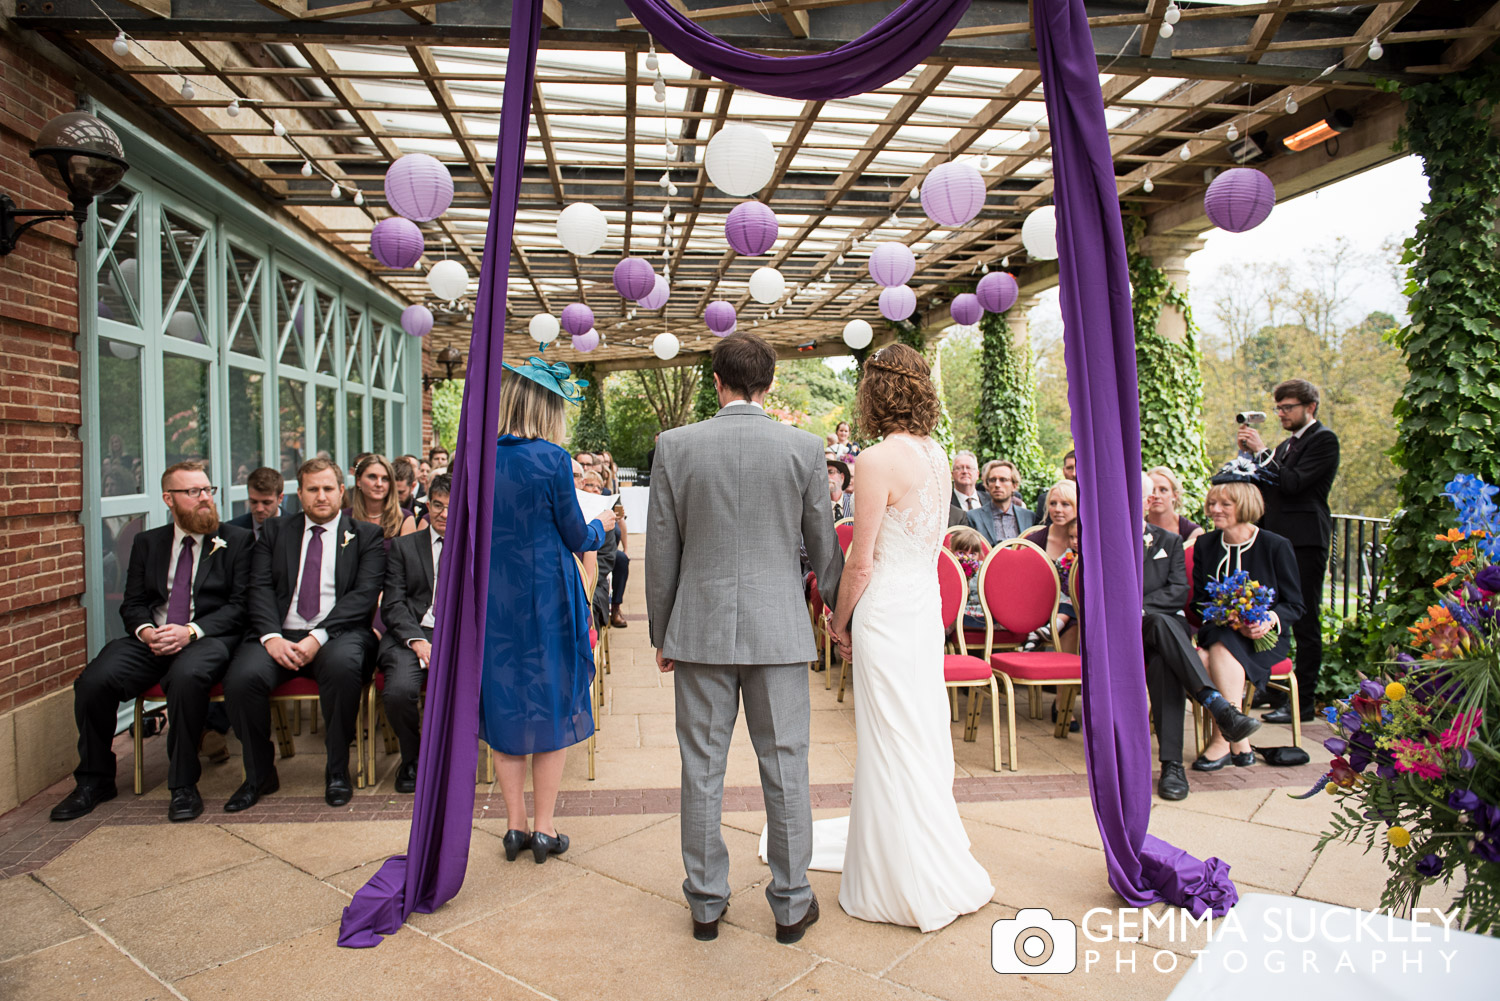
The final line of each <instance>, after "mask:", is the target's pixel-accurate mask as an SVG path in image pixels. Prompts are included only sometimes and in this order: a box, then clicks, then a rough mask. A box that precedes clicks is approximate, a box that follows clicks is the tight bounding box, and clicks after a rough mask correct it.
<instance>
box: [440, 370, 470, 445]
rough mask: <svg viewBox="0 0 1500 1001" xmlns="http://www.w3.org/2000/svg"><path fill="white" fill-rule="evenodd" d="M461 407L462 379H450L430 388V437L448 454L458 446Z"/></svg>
mask: <svg viewBox="0 0 1500 1001" xmlns="http://www.w3.org/2000/svg"><path fill="white" fill-rule="evenodd" d="M463 406H464V381H463V380H462V379H450V380H448V381H447V382H440V383H438V384H437V385H435V386H433V387H432V436H433V437H434V438H436V439H437V440H438V442H440V443H441V444H442V446H443V447H444V448H446V449H447V450H448V451H449V452H452V451H453V449H454V448H456V447H457V445H458V415H459V412H460V411H462V410H463Z"/></svg>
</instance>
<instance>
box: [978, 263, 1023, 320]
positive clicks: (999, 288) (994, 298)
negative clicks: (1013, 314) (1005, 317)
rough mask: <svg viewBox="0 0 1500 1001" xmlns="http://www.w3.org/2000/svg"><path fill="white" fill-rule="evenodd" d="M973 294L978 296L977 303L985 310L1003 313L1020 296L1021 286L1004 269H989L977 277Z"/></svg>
mask: <svg viewBox="0 0 1500 1001" xmlns="http://www.w3.org/2000/svg"><path fill="white" fill-rule="evenodd" d="M974 294H975V295H977V296H979V305H981V306H983V307H984V308H985V310H986V311H987V312H991V313H1003V312H1005V311H1006V310H1007V309H1010V307H1012V306H1014V305H1015V304H1016V300H1017V299H1019V298H1020V297H1021V286H1019V285H1017V284H1016V280H1015V279H1014V278H1012V277H1011V276H1010V275H1008V274H1006V273H1005V272H1004V271H991V272H990V273H989V274H987V275H985V276H984V277H983V278H981V279H979V285H978V287H977V288H975V289H974Z"/></svg>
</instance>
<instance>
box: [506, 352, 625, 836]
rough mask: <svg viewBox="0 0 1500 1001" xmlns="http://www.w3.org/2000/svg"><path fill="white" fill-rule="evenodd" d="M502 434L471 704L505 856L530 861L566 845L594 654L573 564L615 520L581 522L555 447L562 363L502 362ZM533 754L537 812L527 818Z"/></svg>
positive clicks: (569, 386)
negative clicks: (574, 763) (562, 814)
mask: <svg viewBox="0 0 1500 1001" xmlns="http://www.w3.org/2000/svg"><path fill="white" fill-rule="evenodd" d="M505 369H506V371H507V373H508V374H507V375H506V376H505V377H503V379H502V380H501V383H500V440H499V442H498V443H497V445H496V447H495V509H494V516H493V520H492V522H491V539H492V542H491V548H490V593H489V608H488V609H487V612H486V616H485V619H486V625H485V645H484V663H483V664H482V665H481V681H480V691H479V695H480V705H481V710H482V717H481V727H482V729H483V732H484V739H485V741H486V742H487V743H488V744H489V745H490V747H491V748H493V749H494V754H495V767H496V771H497V772H498V773H499V778H500V791H501V793H502V795H503V796H504V797H505V810H506V815H507V817H508V818H509V822H508V825H507V826H508V827H509V830H507V831H506V832H505V842H504V843H505V857H506V859H507V860H509V861H512V862H514V861H515V859H516V856H517V855H519V854H520V853H521V851H522V850H523V849H525V848H527V847H530V848H531V852H532V856H533V858H534V859H535V860H536V862H537V863H538V864H540V863H542V862H545V861H546V860H547V856H548V855H560V854H562V853H563V852H565V851H567V850H568V838H567V835H565V834H559V833H558V831H557V827H556V825H555V824H554V823H553V818H552V813H553V809H554V808H555V806H556V805H557V788H558V785H559V784H560V783H561V781H562V773H563V764H564V762H565V759H566V757H567V748H568V747H570V746H572V745H573V744H577V743H579V742H580V741H584V740H587V739H588V737H589V735H590V734H592V733H593V732H594V716H593V697H592V689H591V684H592V682H593V676H594V657H593V650H592V646H591V644H590V643H589V625H590V621H591V619H590V614H589V597H588V596H587V595H585V594H584V589H583V580H582V579H581V578H580V576H579V573H578V567H577V564H576V563H575V562H574V560H573V554H574V553H584V552H593V551H595V550H597V549H598V548H599V546H600V545H601V544H602V543H603V542H604V537H605V535H606V534H607V533H608V532H609V531H610V530H611V529H613V528H614V527H615V516H614V513H613V512H610V511H606V512H604V513H603V514H602V515H600V516H599V517H598V518H595V519H594V520H593V521H590V522H587V523H585V522H584V520H583V512H582V510H581V509H580V508H579V506H578V496H577V494H576V493H575V491H574V487H573V461H572V459H571V458H570V457H569V455H568V453H567V452H566V451H565V450H564V449H563V448H562V446H561V444H560V442H561V441H562V440H563V437H564V434H565V431H564V411H563V403H564V401H566V402H568V403H572V404H574V405H575V406H576V405H577V404H578V403H579V401H580V400H581V399H582V395H583V394H582V390H581V388H580V387H581V386H583V385H586V383H581V382H575V381H573V380H572V379H571V378H570V377H571V375H572V373H571V371H570V370H569V369H568V366H567V365H566V364H563V363H561V362H557V363H554V364H548V363H547V362H545V361H543V360H542V359H541V358H536V357H533V358H530V359H528V360H527V363H526V364H525V365H511V364H509V363H507V364H506V365H505ZM528 756H529V757H530V758H531V783H532V794H533V796H532V800H533V807H534V810H535V814H534V816H533V817H531V818H530V820H528V818H527V815H526V795H525V793H526V759H527V757H528Z"/></svg>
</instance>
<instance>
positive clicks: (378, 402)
mask: <svg viewBox="0 0 1500 1001" xmlns="http://www.w3.org/2000/svg"><path fill="white" fill-rule="evenodd" d="M370 406H371V409H372V411H373V412H372V414H371V418H372V419H371V421H370V426H371V428H372V429H373V434H371V436H370V441H371V447H372V448H374V450H375V451H377V452H379V453H380V454H381V455H390V454H391V453H390V443H389V442H387V441H386V440H385V401H384V400H382V399H381V398H380V397H378V396H377V397H376V398H375V399H373V400H371V401H370Z"/></svg>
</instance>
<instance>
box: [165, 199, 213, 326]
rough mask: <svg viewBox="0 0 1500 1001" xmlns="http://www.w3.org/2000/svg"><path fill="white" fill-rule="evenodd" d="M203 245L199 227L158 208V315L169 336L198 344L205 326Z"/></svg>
mask: <svg viewBox="0 0 1500 1001" xmlns="http://www.w3.org/2000/svg"><path fill="white" fill-rule="evenodd" d="M207 246H208V239H207V235H206V234H205V233H204V231H203V227H201V226H199V225H198V224H196V223H194V222H192V221H190V220H188V219H185V218H183V217H182V216H180V215H178V214H177V213H175V212H173V211H172V210H171V209H167V208H164V209H162V212H161V315H162V318H163V320H164V321H165V324H166V331H167V333H168V334H169V335H171V336H173V337H180V338H182V339H183V340H185V341H195V342H197V343H199V344H202V343H205V341H206V338H205V337H204V331H205V330H207V329H208V264H207V262H208V257H209V255H208V253H207V251H206V248H207Z"/></svg>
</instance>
